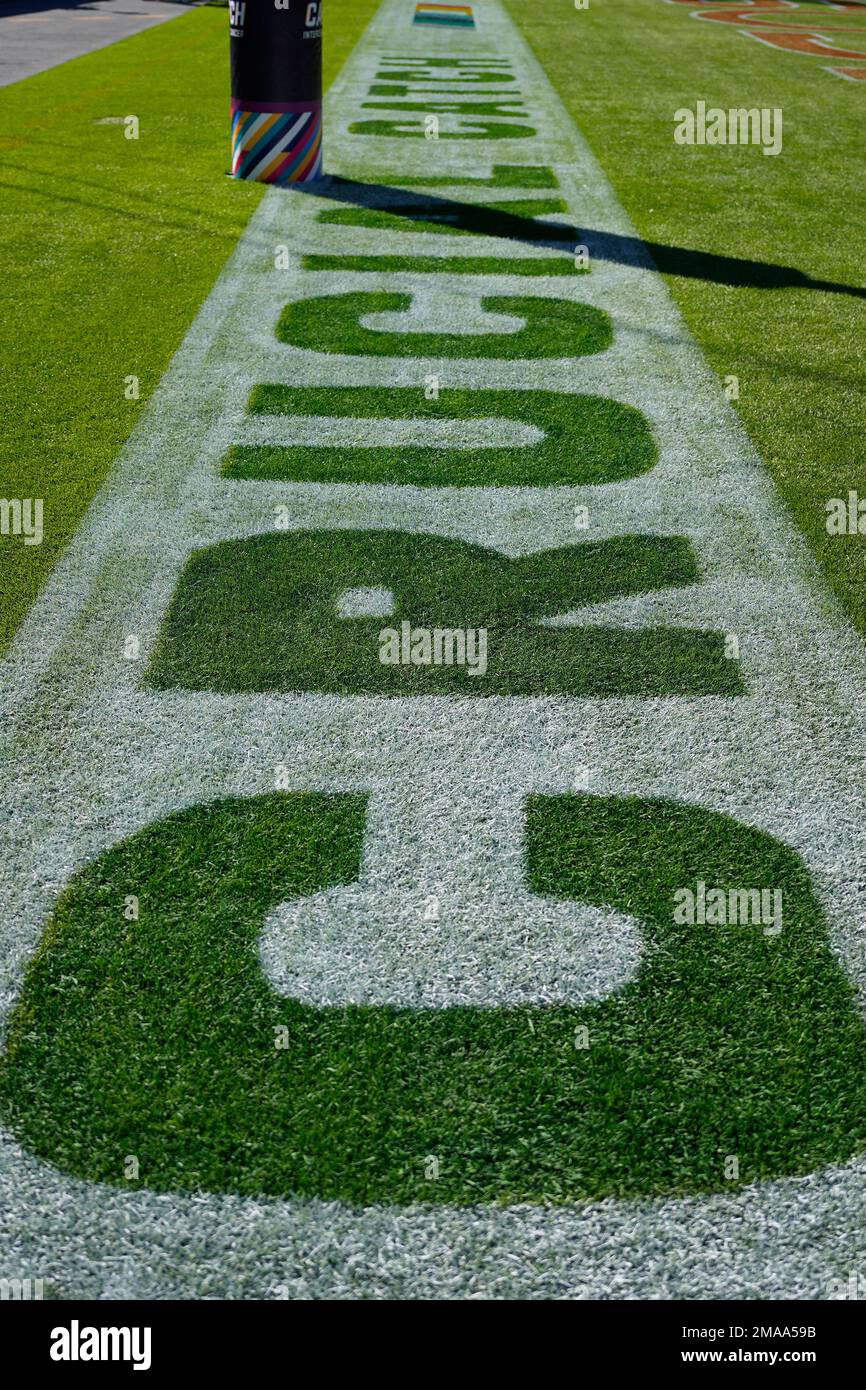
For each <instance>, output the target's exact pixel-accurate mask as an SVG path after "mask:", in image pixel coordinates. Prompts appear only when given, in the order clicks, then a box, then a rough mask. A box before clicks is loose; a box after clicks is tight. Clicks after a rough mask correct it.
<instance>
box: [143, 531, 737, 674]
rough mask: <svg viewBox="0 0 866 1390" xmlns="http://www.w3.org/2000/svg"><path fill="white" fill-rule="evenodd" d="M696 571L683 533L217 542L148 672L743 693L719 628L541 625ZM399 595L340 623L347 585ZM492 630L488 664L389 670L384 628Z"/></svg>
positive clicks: (200, 556) (198, 561) (201, 559)
mask: <svg viewBox="0 0 866 1390" xmlns="http://www.w3.org/2000/svg"><path fill="white" fill-rule="evenodd" d="M698 578H699V575H698V570H697V564H696V561H695V557H694V553H693V551H692V548H691V545H690V544H689V542H688V541H686V540H684V539H682V538H679V537H667V536H664V537H655V536H618V537H615V538H612V539H609V540H604V541H600V542H584V543H582V544H579V545H574V546H567V547H565V548H563V549H561V550H545V551H541V552H539V553H537V554H535V555H529V556H525V557H523V558H522V559H510V558H509V557H508V556H505V555H502V554H500V553H499V552H498V551H494V550H486V549H482V548H481V547H480V546H474V545H469V544H467V543H466V542H464V541H458V540H453V539H446V538H442V537H438V536H430V535H417V534H413V533H410V532H407V531H379V530H370V531H348V530H333V531H298V532H292V533H290V534H274V533H272V534H268V535H261V536H253V537H250V538H248V539H244V540H239V541H224V542H222V543H220V544H219V545H215V546H211V547H210V548H208V549H206V550H201V551H198V552H196V553H195V554H194V555H193V556H191V558H190V559H189V561H188V562H187V565H186V567H185V569H184V571H183V574H182V575H181V578H180V580H179V582H178V586H177V588H176V590H175V593H174V596H173V598H172V601H171V605H170V607H169V611H168V614H167V616H166V619H165V622H164V626H163V630H162V633H161V635H160V638H159V641H158V644H157V647H156V650H155V652H154V655H153V658H152V661H151V664H150V667H149V669H148V674H147V683H148V684H149V685H150V686H152V687H154V688H156V689H161V690H164V689H170V688H172V687H175V686H182V687H184V688H186V689H193V690H213V691H222V692H230V691H244V690H249V691H254V690H255V691H263V690H286V691H296V692H308V691H321V692H328V693H331V694H341V695H357V694H375V695H396V696H402V695H440V694H451V695H459V696H462V697H467V696H486V695H584V696H599V697H601V696H615V695H621V696H625V695H644V696H647V697H650V696H658V695H711V694H716V695H738V694H739V693H740V692H741V690H742V683H741V675H740V667H739V663H738V662H736V661H732V660H729V659H727V658H726V656H725V650H724V638H723V635H722V634H721V633H712V632H700V631H690V630H688V629H686V628H667V627H656V628H649V629H646V630H644V629H641V630H634V631H631V630H622V629H617V628H605V627H603V626H595V627H576V628H570V629H569V628H551V627H542V626H539V619H542V618H549V617H554V616H555V615H557V614H559V613H563V612H567V611H569V610H570V609H573V608H579V607H581V606H582V605H585V604H591V603H598V602H602V601H604V600H606V599H611V598H616V597H619V596H621V595H625V594H639V593H644V592H647V591H651V590H654V589H660V588H664V587H668V586H673V585H688V584H693V583H695V582H696V581H697V580H698ZM353 589H384V590H386V591H388V592H390V593H391V594H393V596H394V607H393V612H392V613H391V614H390V615H389V616H386V617H351V618H346V617H340V616H338V609H337V605H338V600H339V599H340V596H341V595H342V594H344V593H345V592H346V591H348V590H353ZM403 622H407V623H409V624H411V625H412V628H413V629H414V628H424V629H428V630H431V631H432V630H435V629H448V630H462V631H464V632H465V631H466V630H467V629H475V630H477V629H478V628H483V629H484V630H485V631H486V633H487V670H486V672H484V673H481V674H478V675H475V676H470V675H468V674H467V667H466V665H453V664H452V665H445V664H439V665H436V664H421V663H419V664H417V665H416V664H408V665H402V664H401V665H396V664H395V665H388V664H383V662H382V661H381V660H380V646H381V641H380V634H381V633H382V632H383V630H385V629H391V630H396V629H400V628H401V624H402V623H403Z"/></svg>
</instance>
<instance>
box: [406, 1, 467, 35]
mask: <svg viewBox="0 0 866 1390" xmlns="http://www.w3.org/2000/svg"><path fill="white" fill-rule="evenodd" d="M412 22H413V24H459V25H460V26H461V27H462V28H464V29H474V28H475V16H474V15H473V13H472V6H471V5H416V6H415V17H414V19H413V21H412Z"/></svg>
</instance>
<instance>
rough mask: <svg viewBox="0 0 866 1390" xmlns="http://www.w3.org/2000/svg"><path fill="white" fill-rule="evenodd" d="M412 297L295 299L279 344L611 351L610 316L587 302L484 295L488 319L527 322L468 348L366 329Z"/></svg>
mask: <svg viewBox="0 0 866 1390" xmlns="http://www.w3.org/2000/svg"><path fill="white" fill-rule="evenodd" d="M411 303H412V296H411V294H395V293H393V292H389V291H387V290H362V291H359V292H358V293H356V294H353V293H348V294H323V295H317V296H316V297H315V298H311V299H294V300H292V301H291V302H290V303H289V304H287V305H286V307H285V309H284V310H283V312H282V313H281V315H280V318H279V322H278V324H277V337H278V338H279V340H280V342H283V343H289V344H290V345H291V346H292V347H302V348H312V349H313V350H314V351H316V352H334V353H345V354H348V355H349V356H352V357H459V358H469V357H470V356H471V357H485V358H487V357H495V358H498V359H500V360H501V361H509V362H510V361H513V360H514V359H515V358H538V357H581V356H585V355H587V354H590V353H596V352H604V350H605V348H608V347H610V344H611V341H612V338H613V330H612V327H611V321H610V317H609V315H608V314H606V313H604V312H603V311H602V310H601V309H596V308H595V307H594V306H593V305H592V304H573V303H571V302H570V301H569V300H567V299H548V298H535V299H531V298H529V297H527V296H525V295H484V296H483V297H482V299H481V307H482V309H485V310H486V311H487V312H488V313H491V314H510V315H513V316H515V317H517V318H522V319H525V320H526V322H525V324H524V326H523V327H522V328H519V329H518V330H517V331H516V332H514V331H513V330H512V331H510V332H505V333H496V332H490V333H479V334H477V335H476V336H475V338H474V341H473V343H472V346H471V348H470V347H469V346H468V345H467V335H466V334H465V333H448V332H444V331H443V332H440V333H430V332H423V333H412V332H406V333H394V332H390V333H386V332H383V331H382V330H381V329H377V328H365V327H364V326H363V325H362V324H361V323H360V320H361V319H362V318H365V317H366V316H367V315H369V314H382V313H399V312H401V311H405V310H407V309H409V308H410V306H411Z"/></svg>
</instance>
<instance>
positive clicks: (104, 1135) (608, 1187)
mask: <svg viewBox="0 0 866 1390" xmlns="http://www.w3.org/2000/svg"><path fill="white" fill-rule="evenodd" d="M363 831H364V800H363V798H361V797H358V796H347V795H333V796H327V795H313V794H303V795H302V794H283V793H272V794H269V795H265V796H259V797H255V798H251V799H249V800H236V799H227V800H224V801H221V802H217V803H214V804H213V805H210V806H196V807H194V808H192V809H190V810H186V811H183V812H181V813H178V814H175V815H173V816H171V817H169V818H168V819H166V820H164V821H162V822H159V823H157V824H155V825H153V826H150V827H148V828H147V829H145V830H142V831H141V832H140V833H139V834H137V835H135V836H133V837H132V838H131V839H129V840H127V841H125V842H122V843H120V844H119V845H117V846H115V847H114V848H111V849H109V850H107V851H106V852H105V853H104V854H102V855H101V856H100V857H99V858H98V859H97V860H96V861H95V862H94V863H93V864H91V865H90V866H89V867H87V868H85V869H84V870H82V871H81V872H80V873H79V874H78V875H77V877H76V878H75V879H73V881H72V883H71V884H70V885H69V887H68V888H67V889H66V891H65V892H64V894H63V896H62V898H61V899H60V901H59V903H58V905H57V909H56V912H55V914H54V917H53V920H52V922H51V924H50V925H49V927H48V929H47V931H46V934H45V936H44V938H43V941H42V944H41V945H40V948H39V951H38V953H37V955H36V957H35V958H34V960H33V961H32V963H31V965H30V967H29V969H28V972H27V976H26V980H25V984H24V988H23V993H22V996H21V999H20V1002H19V1004H18V1005H17V1008H16V1010H15V1013H14V1015H13V1018H12V1021H11V1027H10V1033H9V1047H8V1052H7V1054H6V1056H5V1058H4V1059H3V1061H2V1062H0V1110H2V1113H3V1117H4V1119H5V1120H6V1122H7V1123H8V1124H9V1125H10V1126H11V1128H12V1130H13V1132H14V1133H15V1134H16V1136H18V1137H19V1138H20V1139H21V1140H22V1141H23V1142H25V1143H26V1144H27V1146H28V1147H29V1148H30V1149H32V1150H33V1152H35V1153H36V1154H38V1155H39V1156H40V1157H42V1158H44V1159H46V1160H47V1161H49V1162H51V1163H53V1164H56V1165H58V1166H60V1167H61V1168H63V1169H66V1170H68V1171H69V1172H72V1173H74V1174H77V1175H79V1176H81V1177H83V1178H89V1179H93V1180H96V1181H104V1182H109V1183H115V1184H118V1185H122V1184H123V1183H124V1181H125V1176H124V1175H125V1173H127V1172H128V1171H129V1168H128V1165H127V1158H128V1157H129V1156H134V1157H135V1158H137V1159H138V1164H139V1168H138V1172H137V1175H136V1177H135V1178H129V1179H128V1180H126V1181H128V1185H130V1186H145V1187H148V1188H151V1189H167V1188H180V1189H187V1190H192V1191H200V1190H209V1191H234V1192H240V1193H252V1194H268V1193H269V1194H274V1195H281V1196H283V1195H289V1194H305V1195H310V1196H316V1197H322V1198H337V1199H341V1200H344V1201H347V1202H353V1203H357V1204H365V1203H372V1202H385V1203H390V1202H416V1201H436V1202H452V1203H474V1202H483V1201H496V1202H521V1201H530V1202H550V1203H563V1202H569V1201H572V1200H576V1199H579V1198H600V1197H606V1196H621V1197H622V1196H646V1195H650V1194H656V1193H689V1192H701V1191H707V1190H722V1189H729V1188H730V1187H732V1186H736V1185H737V1183H751V1182H754V1181H757V1180H759V1179H764V1178H773V1177H778V1176H781V1175H784V1174H797V1173H807V1172H809V1171H811V1170H813V1169H815V1168H818V1167H820V1166H822V1165H823V1164H826V1163H832V1162H839V1161H843V1160H845V1159H848V1158H850V1157H851V1156H852V1155H853V1154H855V1153H859V1152H862V1150H863V1147H864V1144H866V1076H864V1070H863V1064H862V1057H863V1043H864V1033H863V1024H862V1022H861V1020H860V1017H859V1014H858V1010H857V1006H856V1000H855V996H854V992H853V989H852V988H851V986H850V984H849V983H848V982H847V980H846V979H845V977H844V974H843V971H842V969H841V967H840V965H839V963H838V961H837V960H836V958H835V956H834V954H833V952H832V951H831V949H830V947H829V944H828V941H827V935H826V925H825V922H824V919H823V917H822V914H821V910H820V908H819V907H818V905H817V904H816V902H815V899H814V897H813V895H812V891H811V887H810V882H809V876H808V874H807V872H806V870H805V869H804V866H803V864H802V862H801V861H800V859H799V858H798V856H797V855H796V854H795V853H794V852H793V851H792V850H790V849H788V848H787V847H785V846H783V845H781V844H780V843H778V842H777V841H775V840H774V839H772V838H771V837H770V836H768V835H765V834H763V833H762V832H760V831H758V830H755V829H752V828H749V827H746V826H743V825H741V824H738V823H737V822H735V821H732V820H730V819H728V818H727V817H725V816H723V815H720V814H718V813H715V812H711V811H707V810H704V809H701V808H699V807H695V806H685V805H677V804H674V803H670V802H664V801H649V800H643V799H640V798H616V797H610V798H607V797H593V796H564V797H544V796H533V797H531V798H530V799H529V802H528V807H527V819H526V844H525V849H526V877H527V882H528V884H529V886H530V888H531V889H532V891H534V892H536V893H538V894H541V895H543V896H545V897H550V896H553V897H557V898H573V899H576V900H580V901H582V902H587V903H594V904H597V905H599V906H607V905H609V906H611V907H614V908H615V909H617V910H619V911H622V912H625V913H628V914H631V915H633V916H635V917H637V918H638V919H639V920H640V921H641V922H642V923H643V924H644V927H643V929H644V938H645V954H644V957H643V963H642V965H641V967H640V969H639V972H638V974H637V976H636V977H635V978H634V980H633V981H632V982H631V983H629V984H627V985H626V986H624V987H623V988H622V989H621V990H619V991H618V992H617V993H616V994H614V995H612V996H610V997H608V998H607V999H605V1000H604V1001H603V1002H600V1003H596V1004H589V1005H585V1006H583V1007H566V1006H562V1005H556V1006H553V1005H551V1006H546V1007H529V1006H525V1007H517V1008H498V1007H491V1008H485V1009H480V1008H465V1007H464V1008H440V1009H425V1010H421V1011H416V1010H412V1009H398V1008H393V1007H390V1008H383V1007H375V1006H357V1005H356V1006H345V1007H328V1008H313V1007H309V1006H306V1005H303V1004H301V1003H299V1002H297V1001H294V1000H291V999H284V998H280V997H279V996H277V995H275V994H274V993H273V992H272V991H271V989H270V987H269V985H268V983H267V981H266V979H265V978H264V976H263V975H262V972H261V967H260V962H259V956H258V952H257V938H258V933H259V931H260V930H261V927H262V924H263V922H264V920H265V918H266V916H267V915H268V914H269V913H270V912H272V911H273V910H274V909H275V908H276V907H277V906H278V905H279V904H280V903H281V902H284V901H288V900H291V899H295V898H297V897H299V896H302V895H309V894H313V893H316V892H320V891H322V890H323V889H325V888H326V887H328V886H331V885H334V884H339V883H346V882H350V881H351V880H352V879H353V878H355V877H356V876H357V874H358V872H359V867H360V859H361V849H362V842H363ZM701 880H703V881H705V882H706V883H707V884H708V885H713V886H715V887H717V888H720V889H730V888H743V887H759V888H772V889H773V890H778V891H779V892H781V894H782V902H783V928H782V931H781V933H780V934H779V935H778V936H775V937H768V936H766V935H765V934H764V931H763V929H762V927H761V926H760V925H757V924H748V925H736V926H716V927H709V926H702V927H699V926H685V925H681V926H678V925H676V924H675V921H674V914H673V904H674V900H675V895H676V894H677V892H678V890H680V889H681V888H683V887H692V888H693V887H694V886H695V885H696V883H697V882H698V881H701ZM131 894H134V895H136V896H137V897H138V899H139V916H138V920H137V921H129V920H127V917H126V915H125V904H126V903H127V900H128V898H129V895H131ZM430 1156H434V1157H435V1158H436V1159H437V1160H438V1164H439V1176H438V1178H437V1179H436V1180H435V1181H429V1179H428V1173H429V1159H430ZM732 1157H733V1158H736V1159H737V1161H738V1164H739V1168H738V1172H737V1174H736V1175H735V1176H733V1175H732V1173H731V1169H730V1166H729V1160H730V1159H731V1158H732Z"/></svg>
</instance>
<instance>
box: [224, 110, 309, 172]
mask: <svg viewBox="0 0 866 1390" xmlns="http://www.w3.org/2000/svg"><path fill="white" fill-rule="evenodd" d="M321 172H322V108H321V104H320V103H319V102H316V103H310V102H296V103H291V104H288V105H286V104H284V103H277V102H264V101H263V102H250V101H245V102H243V103H241V102H239V101H232V175H233V177H234V178H236V179H254V180H256V181H257V182H259V183H308V182H309V181H310V180H311V179H316V178H318V177H319V175H320V174H321Z"/></svg>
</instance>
